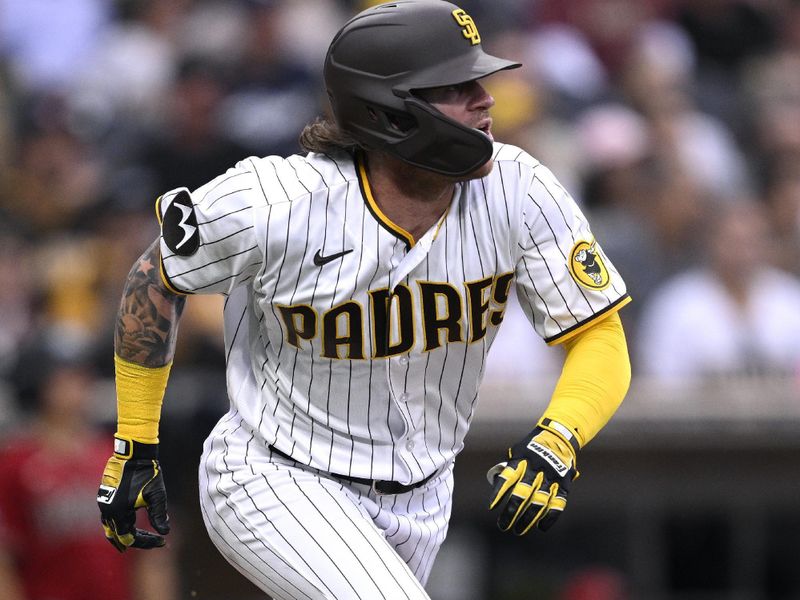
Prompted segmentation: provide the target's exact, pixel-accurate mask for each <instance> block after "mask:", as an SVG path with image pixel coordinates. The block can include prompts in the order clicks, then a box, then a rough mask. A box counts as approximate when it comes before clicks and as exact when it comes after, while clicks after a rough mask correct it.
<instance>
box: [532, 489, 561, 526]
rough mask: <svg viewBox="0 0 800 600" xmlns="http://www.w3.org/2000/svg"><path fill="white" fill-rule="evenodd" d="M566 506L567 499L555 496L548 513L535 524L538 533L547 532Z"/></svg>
mask: <svg viewBox="0 0 800 600" xmlns="http://www.w3.org/2000/svg"><path fill="white" fill-rule="evenodd" d="M566 506H567V498H566V496H564V495H561V494H559V495H557V496H556V497H555V499H554V500H553V502H552V506H551V508H550V510H549V511H548V513H547V514H546V515H544V516H543V517H542V518H541V519H540V520H539V522H538V523H537V524H536V528H537V529H538V530H539V531H547V530H548V529H550V528H551V527H552V526H553V524H554V523H555V522H556V519H558V517H560V516H561V513H562V512H564V509H565V508H566Z"/></svg>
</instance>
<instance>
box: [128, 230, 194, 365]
mask: <svg viewBox="0 0 800 600" xmlns="http://www.w3.org/2000/svg"><path fill="white" fill-rule="evenodd" d="M159 253H160V251H159V246H158V240H156V241H155V242H154V243H153V244H152V245H151V246H150V247H149V248H148V249H147V250H146V251H145V253H144V254H142V256H141V257H140V258H139V260H138V261H136V264H135V265H133V268H132V269H131V272H130V273H129V274H128V279H127V281H126V282H125V289H124V291H123V294H122V302H121V303H120V307H119V312H118V314H117V324H116V329H115V333H114V350H115V352H116V353H117V355H118V356H119V357H120V358H122V359H124V360H127V361H130V362H132V363H136V364H139V365H144V366H146V367H162V366H164V365H166V364H167V363H169V362H170V361H171V360H172V357H173V356H174V355H175V340H176V337H177V333H178V320H179V319H180V316H181V313H182V312H183V307H184V305H185V304H186V296H180V295H178V294H174V293H173V292H171V291H169V290H168V289H167V288H166V287H164V283H163V282H162V281H161V276H160V274H159V272H158V265H159V260H160V258H159Z"/></svg>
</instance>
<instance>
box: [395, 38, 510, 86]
mask: <svg viewBox="0 0 800 600" xmlns="http://www.w3.org/2000/svg"><path fill="white" fill-rule="evenodd" d="M521 66H522V63H518V62H514V61H511V60H506V59H505V58H499V57H497V56H492V55H491V54H487V53H486V52H484V51H483V50H481V49H479V48H476V52H470V53H468V54H463V55H461V56H457V57H455V58H453V59H451V60H449V61H443V62H441V63H438V64H437V65H435V66H434V67H433V68H431V69H427V70H424V71H421V72H419V73H417V74H416V75H415V76H413V77H410V78H408V79H406V81H405V82H404V84H403V85H402V86H396V87H394V88H393V89H394V90H395V93H397V92H400V94H399V95H405V94H406V93H410V92H412V91H414V90H423V89H430V88H437V87H444V86H448V85H457V84H459V83H466V82H469V81H475V80H476V79H481V78H483V77H488V76H489V75H492V74H493V73H497V72H498V71H505V70H508V69H517V68H519V67H521Z"/></svg>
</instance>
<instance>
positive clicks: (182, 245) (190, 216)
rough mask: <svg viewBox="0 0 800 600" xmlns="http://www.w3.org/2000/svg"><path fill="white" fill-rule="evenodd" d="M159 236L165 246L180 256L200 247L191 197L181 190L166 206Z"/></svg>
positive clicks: (188, 254) (195, 250)
mask: <svg viewBox="0 0 800 600" xmlns="http://www.w3.org/2000/svg"><path fill="white" fill-rule="evenodd" d="M161 237H162V238H164V243H166V245H167V248H169V249H170V250H172V251H173V252H174V253H175V254H178V255H180V256H191V255H192V254H194V253H195V252H197V249H198V248H199V247H200V231H199V229H198V227H197V216H196V215H195V214H194V205H193V204H192V197H191V196H190V195H189V192H187V191H186V190H181V191H180V192H178V193H177V195H176V196H175V198H173V200H172V204H170V205H169V206H168V207H167V211H166V213H164V219H163V221H162V222H161Z"/></svg>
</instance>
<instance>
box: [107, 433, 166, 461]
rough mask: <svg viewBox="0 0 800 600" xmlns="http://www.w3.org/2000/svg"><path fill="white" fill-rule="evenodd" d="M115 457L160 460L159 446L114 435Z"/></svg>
mask: <svg viewBox="0 0 800 600" xmlns="http://www.w3.org/2000/svg"><path fill="white" fill-rule="evenodd" d="M114 456H116V457H117V458H121V459H133V460H158V444H157V443H156V444H148V443H144V442H140V441H138V440H134V439H132V438H130V437H126V436H123V435H120V434H119V433H117V434H115V435H114Z"/></svg>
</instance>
